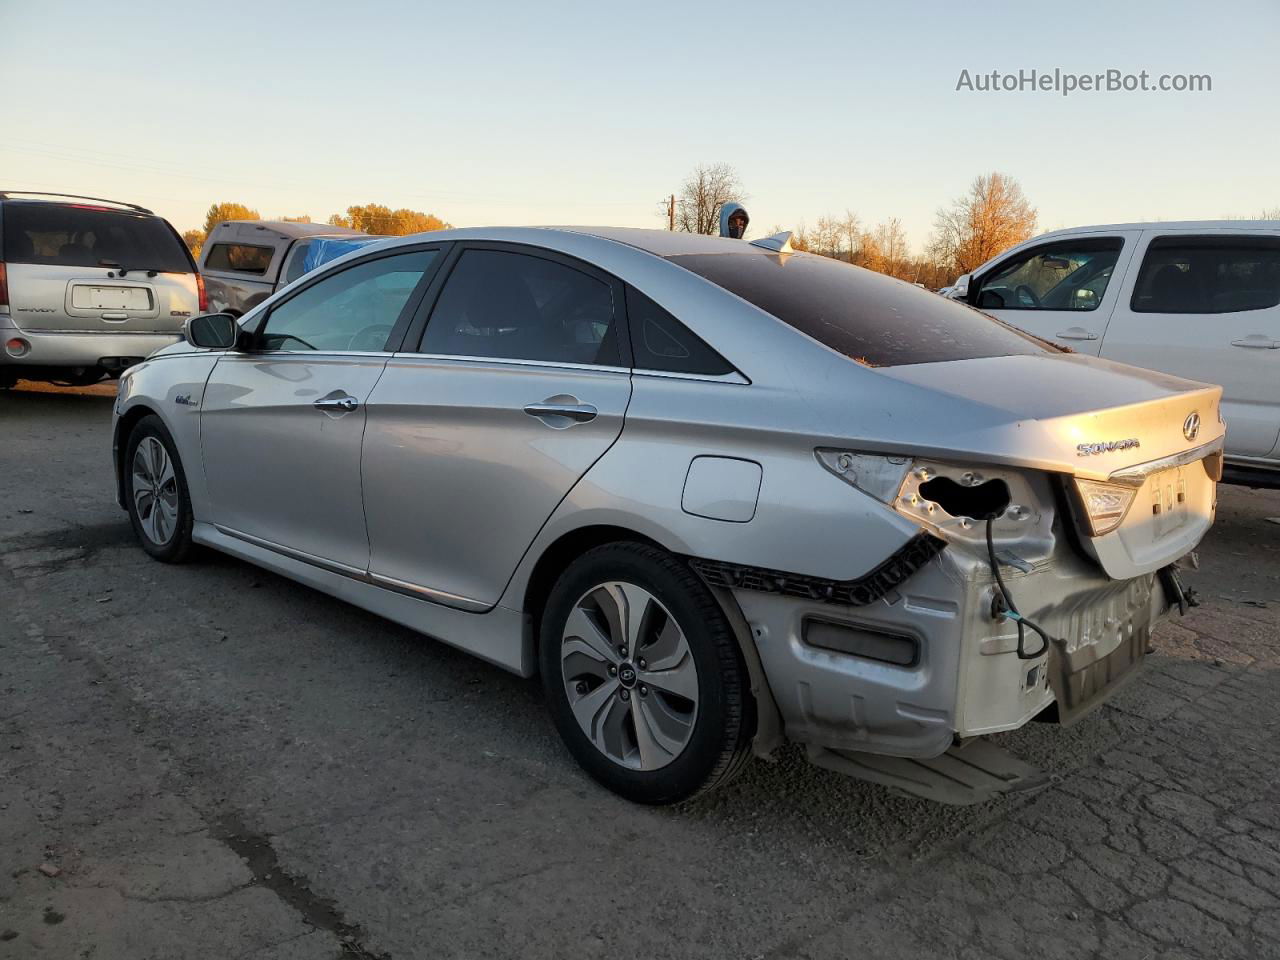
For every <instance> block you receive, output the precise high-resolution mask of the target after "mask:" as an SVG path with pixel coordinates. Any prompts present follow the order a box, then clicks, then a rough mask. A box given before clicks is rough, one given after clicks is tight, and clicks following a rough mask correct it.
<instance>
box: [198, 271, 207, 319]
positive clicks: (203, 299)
mask: <svg viewBox="0 0 1280 960" xmlns="http://www.w3.org/2000/svg"><path fill="white" fill-rule="evenodd" d="M196 295H197V296H199V298H200V303H199V304H198V305H197V307H196V309H197V310H198V311H199V312H200V313H208V312H209V293H208V291H207V290H205V288H204V275H203V274H200V273H197V274H196Z"/></svg>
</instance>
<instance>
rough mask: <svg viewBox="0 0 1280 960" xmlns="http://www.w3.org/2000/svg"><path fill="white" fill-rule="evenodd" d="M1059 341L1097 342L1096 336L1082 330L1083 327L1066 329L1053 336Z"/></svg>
mask: <svg viewBox="0 0 1280 960" xmlns="http://www.w3.org/2000/svg"><path fill="white" fill-rule="evenodd" d="M1054 336H1055V337H1057V338H1058V339H1059V340H1097V339H1098V335H1097V334H1096V333H1091V332H1090V331H1088V330H1086V329H1084V327H1068V328H1067V329H1066V330H1063V331H1061V332H1059V333H1055V334H1054Z"/></svg>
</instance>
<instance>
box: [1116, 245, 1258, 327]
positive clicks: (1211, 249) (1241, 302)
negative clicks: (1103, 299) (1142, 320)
mask: <svg viewBox="0 0 1280 960" xmlns="http://www.w3.org/2000/svg"><path fill="white" fill-rule="evenodd" d="M1277 303H1280V238H1278V237H1156V238H1155V239H1154V240H1152V241H1151V243H1150V245H1149V246H1148V247H1147V255H1146V257H1145V258H1143V261H1142V269H1141V270H1140V271H1139V272H1138V281H1137V284H1136V285H1135V287H1134V290H1133V301H1132V304H1131V306H1132V308H1133V310H1134V312H1136V313H1235V312H1238V311H1241V310H1263V309H1265V308H1267V307H1274V306H1275V305H1276V304H1277Z"/></svg>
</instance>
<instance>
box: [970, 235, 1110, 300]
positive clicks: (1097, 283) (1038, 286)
mask: <svg viewBox="0 0 1280 960" xmlns="http://www.w3.org/2000/svg"><path fill="white" fill-rule="evenodd" d="M1123 246H1124V241H1123V240H1122V239H1121V238H1120V237H1101V238H1094V239H1081V240H1068V241H1063V242H1059V243H1052V244H1046V245H1045V246H1043V247H1035V248H1034V249H1031V250H1027V251H1025V252H1023V253H1020V254H1018V255H1016V256H1014V257H1012V258H1011V259H1009V260H1006V261H1005V262H1004V263H1002V264H1000V265H999V266H997V267H996V268H995V270H994V272H991V273H988V274H987V275H986V276H985V277H982V278H981V281H980V283H981V286H980V287H979V288H978V291H977V297H976V298H975V299H974V301H973V302H974V304H975V305H976V306H977V307H978V309H980V310H1096V309H1098V305H1099V304H1100V303H1101V302H1102V295H1103V294H1104V293H1106V291H1107V285H1108V284H1109V283H1110V282H1111V274H1112V273H1113V272H1114V270H1115V266H1116V260H1118V259H1119V257H1120V249H1121V247H1123Z"/></svg>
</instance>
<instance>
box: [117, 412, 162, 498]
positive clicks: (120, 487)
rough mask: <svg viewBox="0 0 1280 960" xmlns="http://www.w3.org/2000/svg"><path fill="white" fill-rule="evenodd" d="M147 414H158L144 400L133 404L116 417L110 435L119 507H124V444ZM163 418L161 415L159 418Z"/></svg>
mask: <svg viewBox="0 0 1280 960" xmlns="http://www.w3.org/2000/svg"><path fill="white" fill-rule="evenodd" d="M148 416H157V417H158V416H160V414H159V412H158V411H156V410H154V409H153V408H152V407H150V406H149V405H148V404H147V403H145V402H142V401H140V402H138V403H135V404H133V405H132V406H131V407H129V409H128V410H126V411H125V412H124V413H122V414H120V416H119V417H118V418H117V419H116V425H115V429H114V431H113V432H112V435H111V452H112V455H113V457H112V460H113V464H114V466H115V475H116V503H118V504H119V505H120V508H121V509H122V510H123V509H126V504H125V496H124V471H125V462H124V461H125V449H124V448H125V445H126V444H127V443H128V442H129V434H131V433H133V428H134V427H136V426H137V425H138V422H139V421H140V420H142V419H144V418H145V417H148ZM163 419H164V418H163V417H161V420H163Z"/></svg>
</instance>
